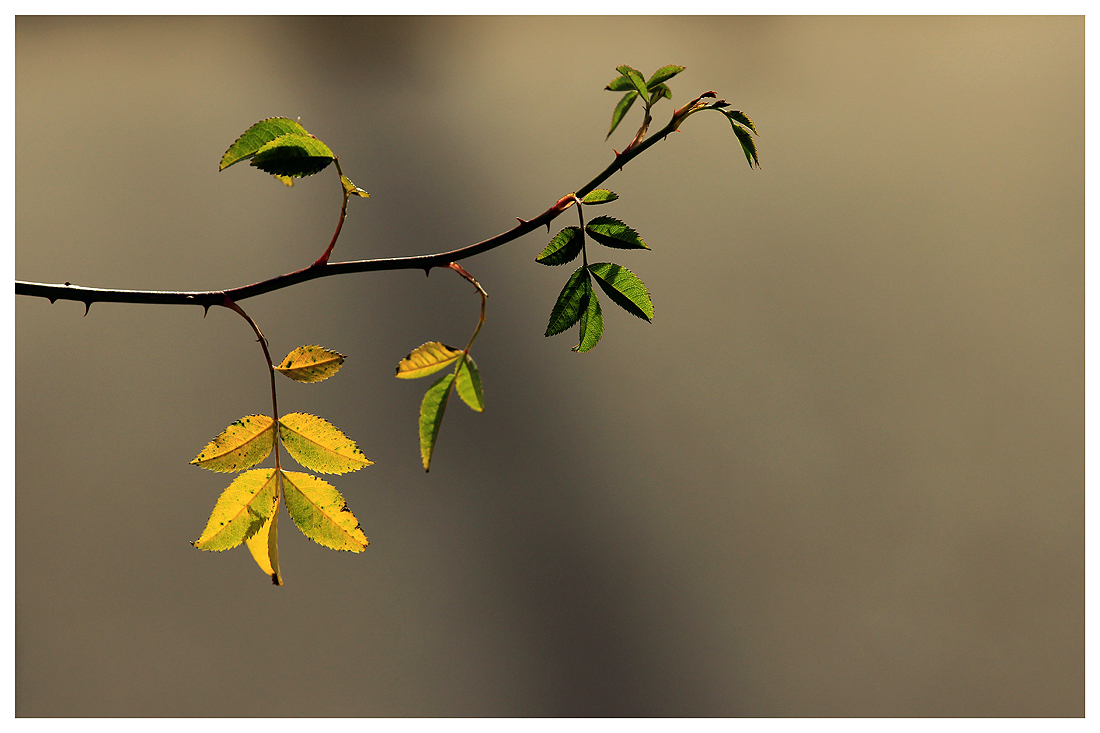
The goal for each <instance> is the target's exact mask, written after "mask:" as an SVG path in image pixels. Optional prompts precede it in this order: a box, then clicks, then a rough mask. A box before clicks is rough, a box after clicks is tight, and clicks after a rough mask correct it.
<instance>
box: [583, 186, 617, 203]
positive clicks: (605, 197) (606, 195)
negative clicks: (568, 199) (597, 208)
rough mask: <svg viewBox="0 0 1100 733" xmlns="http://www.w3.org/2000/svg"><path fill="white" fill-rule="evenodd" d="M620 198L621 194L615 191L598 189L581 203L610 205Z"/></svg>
mask: <svg viewBox="0 0 1100 733" xmlns="http://www.w3.org/2000/svg"><path fill="white" fill-rule="evenodd" d="M617 198H619V194H617V193H615V192H614V191H608V190H607V189H606V188H597V189H596V190H595V191H589V192H588V195H587V196H585V197H584V198H583V199H581V201H583V202H584V203H586V204H608V203H611V202H612V201H614V200H616V199H617Z"/></svg>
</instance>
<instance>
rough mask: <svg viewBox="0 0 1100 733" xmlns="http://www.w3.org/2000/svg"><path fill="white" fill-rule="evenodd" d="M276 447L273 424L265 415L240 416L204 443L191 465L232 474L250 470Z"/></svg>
mask: <svg viewBox="0 0 1100 733" xmlns="http://www.w3.org/2000/svg"><path fill="white" fill-rule="evenodd" d="M273 447H275V421H274V420H272V419H271V418H270V417H268V416H267V415H249V416H247V417H242V418H241V419H240V420H237V421H236V422H235V423H233V424H231V425H230V426H229V427H227V428H226V429H225V430H223V431H222V432H221V434H220V435H218V437H216V438H214V439H213V440H212V441H210V442H209V443H207V445H206V447H205V448H203V449H202V452H201V453H199V454H198V455H197V456H195V458H194V460H192V461H191V465H193V466H198V467H199V468H205V469H207V470H208V471H218V472H220V473H234V472H236V471H243V470H244V469H246V468H252V467H253V466H255V465H256V464H257V463H259V462H260V461H262V460H263V459H265V458H267V456H268V455H269V454H270V453H271V449H272V448H273Z"/></svg>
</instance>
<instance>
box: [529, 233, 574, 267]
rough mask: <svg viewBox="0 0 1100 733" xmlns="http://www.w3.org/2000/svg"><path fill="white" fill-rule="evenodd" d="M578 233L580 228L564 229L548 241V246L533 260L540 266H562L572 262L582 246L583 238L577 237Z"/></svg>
mask: <svg viewBox="0 0 1100 733" xmlns="http://www.w3.org/2000/svg"><path fill="white" fill-rule="evenodd" d="M580 233H581V228H580V227H565V228H564V229H562V230H561V231H560V232H558V233H557V235H556V236H555V237H554V238H553V239H551V240H550V244H548V245H546V249H544V250H543V251H542V252H541V253H540V254H539V256H538V257H536V258H535V262H538V263H539V264H542V265H564V264H565V263H566V262H572V261H573V260H575V259H576V258H577V255H579V254H580V253H581V247H583V246H584V237H581V236H577V235H579V234H580Z"/></svg>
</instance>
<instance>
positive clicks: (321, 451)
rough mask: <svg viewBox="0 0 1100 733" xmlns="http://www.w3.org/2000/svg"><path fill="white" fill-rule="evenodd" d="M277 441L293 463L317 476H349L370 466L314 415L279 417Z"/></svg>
mask: <svg viewBox="0 0 1100 733" xmlns="http://www.w3.org/2000/svg"><path fill="white" fill-rule="evenodd" d="M279 437H281V438H282V440H283V445H284V446H285V447H286V452H287V453H289V454H290V455H291V457H292V458H294V460H296V461H298V463H301V464H302V465H303V466H305V467H306V468H309V469H311V470H314V471H317V472H318V473H349V472H351V471H358V470H359V469H360V468H363V467H364V466H370V465H373V464H374V461H369V460H367V457H366V456H364V455H363V452H362V451H361V450H359V446H357V445H356V444H355V443H354V442H353V441H352V440H351V439H350V438H348V437H347V436H346V435H344V434H343V433H342V432H340V430H339V429H338V428H337V427H336V426H334V425H333V424H332V423H330V422H328V421H327V420H324V419H322V418H319V417H317V416H315V415H307V414H305V413H303V412H292V413H290V414H289V415H283V416H282V417H280V418H279Z"/></svg>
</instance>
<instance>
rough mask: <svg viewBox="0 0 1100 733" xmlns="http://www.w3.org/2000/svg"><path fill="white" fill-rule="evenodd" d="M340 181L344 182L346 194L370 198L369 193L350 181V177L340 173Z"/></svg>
mask: <svg viewBox="0 0 1100 733" xmlns="http://www.w3.org/2000/svg"><path fill="white" fill-rule="evenodd" d="M340 183H342V184H344V190H345V191H347V192H348V196H362V197H363V198H365V199H369V198H370V194H369V193H367V192H366V191H364V190H363V189H361V188H359V187H358V186H356V185H355V184H354V183H352V182H351V179H350V178H348V177H347V176H345V175H344V174H342V173H341V174H340Z"/></svg>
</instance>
